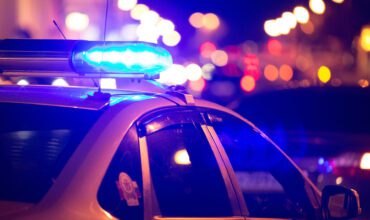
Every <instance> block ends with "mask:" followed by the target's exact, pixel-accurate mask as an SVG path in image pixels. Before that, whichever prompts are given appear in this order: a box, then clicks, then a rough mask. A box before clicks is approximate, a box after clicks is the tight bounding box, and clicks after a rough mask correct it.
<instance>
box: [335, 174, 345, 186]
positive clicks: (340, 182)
mask: <svg viewBox="0 0 370 220" xmlns="http://www.w3.org/2000/svg"><path fill="white" fill-rule="evenodd" d="M335 183H336V184H337V185H340V184H342V183H343V177H341V176H338V177H337V178H336V179H335Z"/></svg>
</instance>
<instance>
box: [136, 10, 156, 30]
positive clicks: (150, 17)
mask: <svg viewBox="0 0 370 220" xmlns="http://www.w3.org/2000/svg"><path fill="white" fill-rule="evenodd" d="M159 19H160V16H159V14H158V13H157V12H155V11H153V10H149V11H146V12H144V13H143V14H142V15H141V17H140V22H141V24H144V25H153V26H154V25H156V24H157V23H158V22H159Z"/></svg>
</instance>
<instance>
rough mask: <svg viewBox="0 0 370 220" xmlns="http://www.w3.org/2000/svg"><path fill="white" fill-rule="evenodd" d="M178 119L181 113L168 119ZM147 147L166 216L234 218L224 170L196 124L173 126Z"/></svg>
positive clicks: (153, 137)
mask: <svg viewBox="0 0 370 220" xmlns="http://www.w3.org/2000/svg"><path fill="white" fill-rule="evenodd" d="M171 115H172V116H171ZM176 116H177V117H179V118H181V113H176V114H175V113H172V114H169V115H168V116H167V118H169V117H176ZM164 117H165V116H164ZM159 120H160V119H159ZM155 123H156V122H155V121H153V122H152V124H155ZM150 125H151V124H148V125H147V127H148V126H149V127H150ZM147 144H148V151H149V152H148V153H149V160H150V169H151V174H152V180H153V185H154V189H155V193H156V196H157V199H158V203H159V206H160V211H161V215H162V216H164V217H214V216H218V217H220V216H232V215H233V214H232V210H231V206H230V201H229V198H228V195H227V191H226V188H225V184H224V180H223V178H222V175H221V172H220V168H219V166H218V164H217V162H216V159H215V156H214V155H213V153H212V150H211V147H210V145H209V143H208V142H207V139H206V137H205V135H204V134H203V131H202V129H201V127H200V126H199V125H198V124H197V123H196V122H193V123H186V124H172V125H170V126H168V127H165V128H163V129H161V130H158V131H156V132H154V133H151V134H149V135H148V136H147Z"/></svg>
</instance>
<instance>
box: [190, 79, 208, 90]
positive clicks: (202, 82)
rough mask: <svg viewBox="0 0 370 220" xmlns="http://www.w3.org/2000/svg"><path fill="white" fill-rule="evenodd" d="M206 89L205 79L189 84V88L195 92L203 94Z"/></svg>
mask: <svg viewBox="0 0 370 220" xmlns="http://www.w3.org/2000/svg"><path fill="white" fill-rule="evenodd" d="M205 87H206V81H205V80H204V79H203V78H200V79H198V80H197V81H190V82H189V88H190V89H191V90H192V91H194V92H202V91H203V90H204V88H205Z"/></svg>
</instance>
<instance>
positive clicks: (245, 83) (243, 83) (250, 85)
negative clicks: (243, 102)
mask: <svg viewBox="0 0 370 220" xmlns="http://www.w3.org/2000/svg"><path fill="white" fill-rule="evenodd" d="M240 87H241V88H242V89H243V90H244V91H246V92H251V91H253V90H254V89H255V88H256V80H255V79H254V78H253V77H252V76H248V75H247V76H243V77H242V79H241V80H240Z"/></svg>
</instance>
